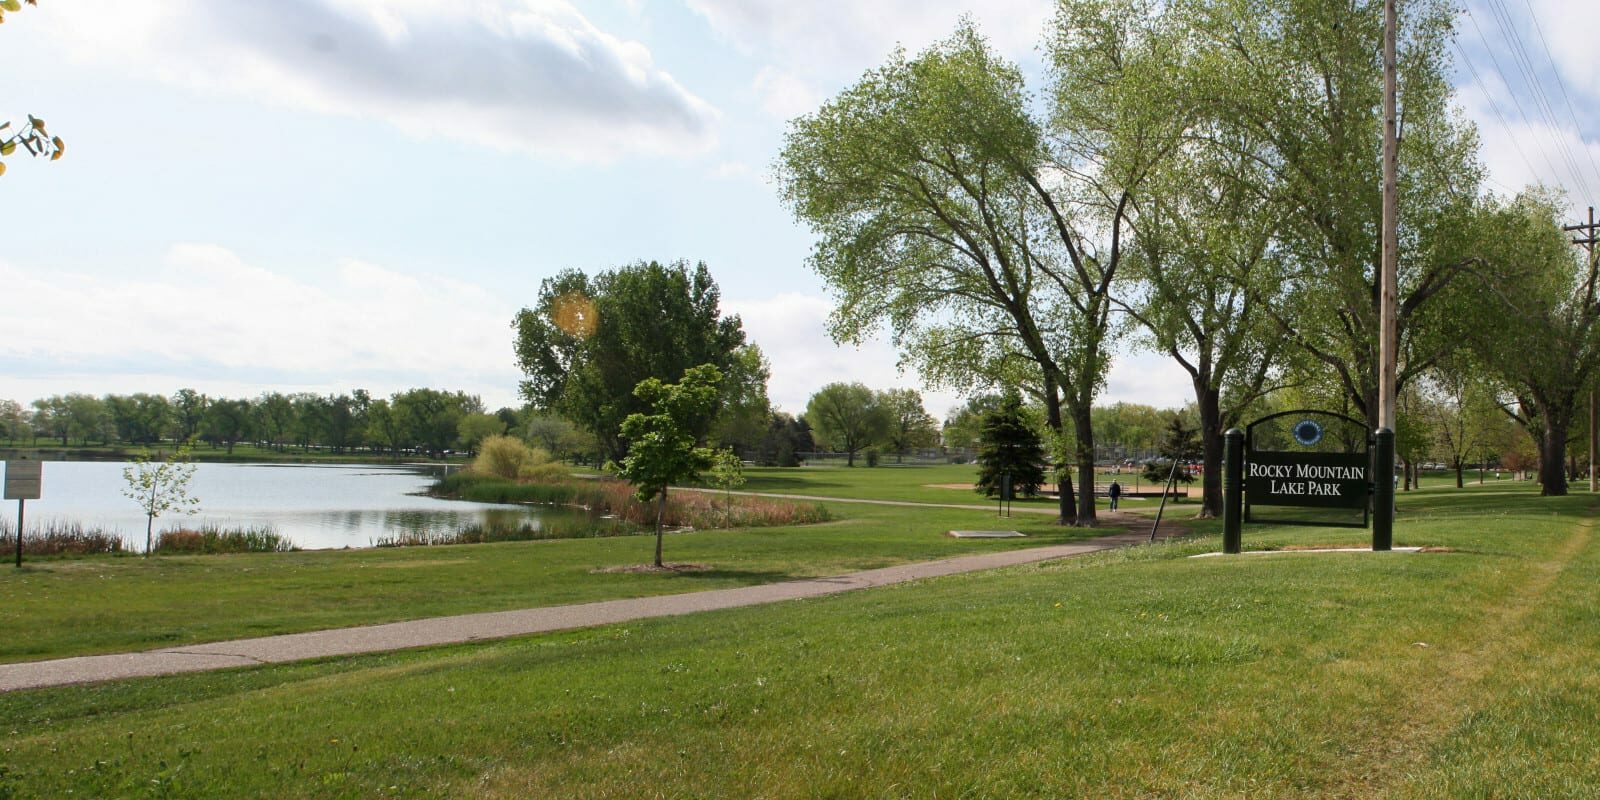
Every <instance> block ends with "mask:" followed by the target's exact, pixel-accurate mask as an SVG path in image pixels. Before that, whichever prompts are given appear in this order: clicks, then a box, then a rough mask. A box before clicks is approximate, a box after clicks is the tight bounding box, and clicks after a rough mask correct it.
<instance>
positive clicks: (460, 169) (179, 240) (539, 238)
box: [0, 0, 1600, 416]
mask: <svg viewBox="0 0 1600 800" xmlns="http://www.w3.org/2000/svg"><path fill="white" fill-rule="evenodd" d="M1585 5H1586V4H1585V3H1582V2H1579V0H1473V2H1470V3H1469V4H1468V8H1469V11H1470V14H1469V15H1467V16H1464V17H1463V20H1462V23H1461V25H1460V35H1459V36H1458V39H1457V45H1458V47H1459V51H1460V53H1462V54H1463V56H1464V57H1461V58H1460V59H1459V68H1458V72H1457V75H1456V82H1457V86H1458V89H1459V96H1458V101H1459V102H1460V104H1461V106H1462V111H1463V113H1465V114H1466V115H1467V116H1468V117H1469V118H1470V119H1472V120H1473V121H1475V122H1477V123H1478V125H1479V128H1480V134H1481V136H1482V139H1483V143H1484V148H1483V158H1484V160H1485V162H1486V164H1487V166H1488V169H1489V176H1490V184H1489V187H1490V188H1491V189H1493V190H1495V191H1503V192H1504V191H1514V190H1515V189H1517V188H1520V187H1521V186H1523V185H1525V184H1527V183H1529V182H1533V181H1542V182H1545V183H1547V184H1551V185H1556V186H1561V187H1564V188H1566V189H1568V190H1569V191H1570V192H1571V194H1572V197H1573V205H1574V209H1576V208H1578V207H1582V206H1586V205H1587V204H1589V203H1590V202H1593V201H1592V200H1587V199H1584V198H1594V197H1597V196H1600V195H1597V194H1596V192H1597V191H1600V168H1596V167H1595V161H1596V160H1597V159H1600V111H1595V110H1594V109H1600V70H1595V69H1594V68H1593V67H1594V66H1595V61H1596V59H1595V57H1594V56H1593V55H1592V52H1593V51H1592V47H1591V46H1590V45H1591V39H1590V37H1589V36H1588V35H1587V34H1586V27H1585V26H1580V25H1571V24H1562V21H1563V20H1571V19H1577V18H1579V17H1580V16H1582V15H1581V13H1580V12H1583V11H1586V10H1587V9H1586V8H1585ZM964 14H965V15H969V16H970V17H972V19H973V20H974V21H975V22H976V23H977V24H978V26H979V28H980V29H981V30H982V31H983V32H984V33H985V34H986V35H987V36H988V37H989V38H990V39H991V41H992V43H993V45H994V46H995V47H996V48H997V49H998V50H999V51H1000V52H1001V53H1002V54H1004V55H1005V56H1006V57H1008V58H1010V59H1012V60H1014V61H1015V62H1017V63H1018V64H1019V65H1021V67H1022V68H1023V70H1024V72H1025V74H1027V75H1028V76H1029V79H1030V82H1031V85H1032V86H1033V87H1035V88H1038V87H1042V86H1043V80H1042V67H1041V64H1040V59H1039V54H1038V51H1037V45H1038V41H1039V38H1040V35H1041V33H1042V32H1043V31H1044V30H1045V26H1046V23H1047V22H1048V21H1049V19H1050V17H1051V14H1052V6H1051V4H1050V3H1049V2H1042V1H1041V0H988V1H987V2H982V3H978V2H973V0H879V1H877V2H852V1H850V0H808V1H807V2H798V3H797V2H792V0H596V1H595V2H582V3H579V2H566V1H565V0H455V1H454V2H450V3H439V2H437V0H276V2H272V3H264V2H260V0H162V1H161V2H159V3H129V2H127V0H41V3H40V5H39V6H38V7H28V8H25V9H24V10H23V11H22V12H20V13H15V14H8V15H7V16H6V21H5V24H4V25H3V26H0V55H3V56H4V58H5V64H6V68H5V70H4V72H3V73H0V119H13V120H15V119H21V118H23V114H25V113H32V114H35V115H37V116H39V117H41V118H44V119H45V120H46V121H47V123H48V125H49V128H50V130H51V132H52V133H55V134H58V135H60V136H62V137H63V138H64V139H65V140H66V141H67V148H68V152H67V154H66V157H65V158H63V159H62V160H60V161H57V162H54V163H46V162H43V161H37V162H36V161H31V160H28V159H22V158H18V157H12V158H11V159H8V164H9V167H10V169H9V171H8V172H7V173H6V175H5V176H4V177H3V178H0V199H3V200H4V201H5V204H6V213H5V215H4V217H3V222H0V243H3V244H0V398H9V399H15V400H19V401H22V402H24V403H26V402H27V401H29V400H32V399H34V398H37V397H42V396H46V395H50V394H56V393H64V392H73V391H82V392H88V393H91V394H104V393H129V392H139V391H150V392H157V393H162V394H171V393H172V392H174V391H176V390H177V389H178V388H182V387H194V388H197V389H199V390H201V391H203V392H206V393H208V394H211V395H213V396H228V397H250V396H255V395H257V394H259V393H261V392H263V391H285V392H291V391H313V392H319V393H328V392H347V391H350V390H352V389H356V388H365V389H368V390H370V391H372V392H373V393H374V394H375V395H386V394H389V393H391V392H395V391H399V390H402V389H406V388H410V387H413V386H431V387H435V388H442V389H450V390H455V389H461V390H465V391H468V392H471V393H474V394H478V395H480V396H482V398H483V399H484V401H485V403H486V404H488V405H489V407H491V408H495V407H499V406H506V405H510V406H516V405H520V401H519V399H518V397H517V384H518V381H519V379H520V377H521V376H520V374H519V372H518V370H517V368H516V366H515V361H514V357H513V353H512V330H511V327H510V324H511V319H512V317H513V315H514V314H515V312H516V311H517V310H518V309H519V308H521V307H523V306H525V305H531V304H532V303H533V302H534V301H535V298H536V296H537V292H538V289H539V284H540V282H541V281H542V280H543V279H545V278H548V277H550V276H552V275H554V274H555V273H557V272H558V271H560V270H562V269H566V268H577V269H581V270H584V271H587V272H590V273H593V272H597V271H600V270H604V269H610V268H614V267H617V266H621V265H625V264H628V263H631V262H634V261H637V260H649V259H654V260H659V261H672V260H678V259H686V260H689V261H691V262H692V261H704V262H706V264H707V265H708V266H709V268H710V269H711V272H712V275H713V276H714V277H715V278H716V280H717V282H718V283H719V285H720V286H721V289H722V298H723V308H724V310H725V311H726V312H731V313H737V314H739V315H740V317H741V318H742V320H743V322H744V327H745V330H746V332H747V334H748V335H749V337H750V338H751V339H752V340H753V341H754V342H756V343H757V344H758V345H760V346H761V348H762V350H763V351H764V352H765V354H766V356H767V358H768V360H769V361H770V362H771V369H772V377H771V381H770V383H769V394H770V396H771V398H772V400H773V402H774V403H775V404H776V405H777V406H779V407H781V408H783V409H785V410H788V411H791V412H800V411H802V410H803V409H804V406H805V402H806V399H807V398H808V397H809V395H810V393H811V392H812V391H814V390H815V389H816V388H818V387H820V386H822V385H823V384H825V383H829V382H832V381H861V382H863V383H866V384H868V385H869V386H872V387H874V388H878V389H885V388H890V387H893V386H911V387H913V388H918V389H921V390H923V393H924V398H925V401H926V405H927V407H928V409H929V410H930V411H931V412H932V413H934V414H935V415H939V416H943V415H944V414H945V412H946V411H947V410H948V409H949V408H950V407H951V406H953V405H954V404H956V403H957V402H959V400H960V399H961V398H960V397H958V396H957V395H955V394H953V393H950V392H948V391H940V390H938V389H937V388H936V387H925V386H924V385H923V383H922V381H921V379H920V377H919V376H918V375H917V374H916V373H915V372H910V371H907V372H901V371H899V370H898V369H897V367H896V354H895V352H894V350H893V348H892V347H890V346H889V345H888V344H887V342H886V341H884V340H879V341H875V342H869V343H867V344H866V345H864V346H862V347H861V348H852V347H843V348H841V347H838V346H836V345H835V344H834V343H833V342H832V341H831V340H830V339H829V338H828V336H827V333H826V330H825V325H826V320H827V316H828V313H829V311H830V310H831V307H832V304H831V300H830V295H829V292H828V289H827V287H826V286H825V285H824V284H823V282H822V281H821V279H820V278H818V276H817V275H816V274H815V273H813V272H812V271H811V270H810V268H809V267H808V266H807V264H806V258H807V255H808V253H809V251H810V247H811V243H812V237H811V235H810V234H809V232H808V231H807V230H806V228H805V227H804V226H803V225H800V224H798V223H797V222H795V221H794V219H793V217H792V215H791V214H790V213H789V211H788V210H787V209H786V208H784V206H783V205H782V203H781V202H780V200H779V198H778V195H777V192H776V189H775V187H774V184H773V182H772V179H771V174H772V163H773V160H774V159H775V157H776V155H777V153H778V151H779V148H780V147H781V146H782V139H783V134H784V130H785V127H786V124H787V122H788V120H790V119H792V118H794V117H795V116H797V115H800V114H804V113H806V112H808V111H810V110H813V109H815V108H816V107H817V105H818V104H819V103H821V102H822V101H823V100H825V99H826V98H828V97H829V96H831V95H832V94H834V93H836V92H838V91H839V90H841V89H842V88H844V87H846V86H848V85H849V84H851V83H852V82H853V81H854V80H856V79H857V78H859V77H860V75H861V74H862V73H863V72H864V71H865V70H867V69H870V68H872V67H874V66H876V65H878V64H880V63H882V62H883V61H884V59H885V58H886V57H887V55H888V54H889V53H890V52H891V51H892V50H893V48H895V47H896V46H897V45H898V46H903V47H905V48H906V49H907V50H909V51H912V52H915V51H917V50H919V49H921V48H922V47H925V46H926V45H928V44H929V43H931V42H933V41H935V40H937V39H939V38H941V37H943V36H946V35H948V34H949V32H950V31H951V30H952V29H953V28H954V27H955V25H956V23H957V21H958V20H959V19H960V17H961V16H962V15H964ZM1513 33H1514V34H1515V35H1513ZM1518 42H1520V44H1521V49H1518V47H1517V43H1518ZM1535 86H1537V87H1540V88H1542V90H1543V91H1542V93H1541V92H1540V91H1536V90H1535V88H1534V87H1535ZM1574 213H1577V212H1576V210H1575V211H1574ZM1191 393H1192V390H1191V388H1190V385H1189V382H1188V379H1187V376H1186V375H1185V374H1184V373H1183V372H1181V370H1179V369H1178V368H1177V367H1176V366H1174V365H1172V364H1171V363H1169V361H1168V360H1167V359H1165V358H1163V357H1161V356H1158V355H1155V354H1150V353H1140V352H1137V351H1136V350H1134V349H1132V348H1125V349H1124V351H1123V352H1121V353H1119V355H1118V357H1117V360H1116V362H1115V366H1114V367H1113V369H1112V370H1111V373H1110V375H1109V377H1108V381H1107V386H1106V388H1105V390H1104V391H1103V392H1102V395H1101V397H1102V401H1103V402H1116V401H1131V402H1140V403H1148V404H1152V405H1156V406H1162V407H1174V406H1179V405H1182V404H1183V403H1185V402H1187V401H1188V400H1189V399H1190V397H1191V396H1192V395H1191Z"/></svg>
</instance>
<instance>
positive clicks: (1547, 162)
mask: <svg viewBox="0 0 1600 800" xmlns="http://www.w3.org/2000/svg"><path fill="white" fill-rule="evenodd" d="M1466 12H1467V19H1469V20H1471V21H1472V28H1473V30H1476V31H1477V32H1478V40H1479V41H1481V42H1483V44H1484V49H1485V50H1487V51H1488V53H1489V62H1490V64H1491V65H1492V66H1493V67H1494V71H1495V73H1496V74H1498V75H1499V76H1500V83H1501V84H1502V85H1503V86H1505V87H1506V90H1507V94H1510V95H1511V102H1512V104H1513V105H1515V106H1516V107H1517V114H1518V116H1519V117H1521V119H1522V120H1523V121H1525V122H1526V121H1527V120H1528V112H1527V111H1525V110H1524V109H1523V108H1522V101H1521V100H1520V99H1518V98H1517V93H1516V92H1515V91H1512V90H1511V81H1510V79H1509V78H1507V77H1506V71H1505V70H1504V69H1501V68H1500V59H1499V57H1497V56H1496V55H1495V54H1494V48H1493V47H1491V46H1489V37H1487V36H1484V35H1483V28H1482V27H1481V26H1479V25H1478V17H1477V15H1476V14H1473V13H1472V9H1471V8H1468V9H1466ZM1512 137H1513V138H1515V134H1514V133H1513V134H1512ZM1539 155H1540V156H1541V157H1543V159H1544V162H1545V166H1547V167H1549V168H1550V172H1549V174H1550V175H1552V176H1553V175H1556V174H1557V173H1558V172H1559V170H1557V169H1556V168H1555V164H1554V162H1552V161H1551V160H1550V154H1549V153H1547V152H1545V151H1544V149H1543V148H1539ZM1535 172H1537V170H1535Z"/></svg>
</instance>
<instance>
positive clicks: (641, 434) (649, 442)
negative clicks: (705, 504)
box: [621, 364, 722, 567]
mask: <svg viewBox="0 0 1600 800" xmlns="http://www.w3.org/2000/svg"><path fill="white" fill-rule="evenodd" d="M721 382H722V373H721V372H720V371H719V370H718V369H717V368H716V367H715V366H713V365H711V364H701V365H700V366H698V367H690V368H689V369H688V370H686V371H684V373H683V379H682V380H680V381H678V383H677V384H668V383H662V382H661V381H660V380H658V379H656V378H646V379H644V380H643V381H640V382H639V385H638V386H637V387H634V390H633V394H634V396H635V397H638V398H639V400H640V401H641V402H643V403H644V405H645V407H646V408H649V409H650V413H648V414H629V415H628V418H627V419H625V420H623V421H622V436H623V438H624V439H626V440H627V442H628V455H627V457H626V458H624V459H622V469H621V474H622V477H623V478H625V479H627V481H628V482H629V483H631V484H633V486H634V496H636V497H638V498H639V500H640V501H641V502H645V503H648V502H650V501H651V500H654V501H655V502H656V560H655V565H656V566H657V567H661V566H663V565H662V563H661V539H662V530H661V523H662V514H663V513H664V512H665V511H666V507H667V487H668V486H671V485H672V484H674V483H683V482H686V481H692V480H695V479H696V478H698V477H699V475H700V472H701V471H702V470H704V469H706V468H707V467H709V466H711V451H710V450H708V449H706V448H704V447H698V446H697V445H698V441H697V440H696V437H695V435H694V433H693V431H694V430H695V428H696V426H697V425H700V424H701V423H703V422H704V420H706V419H707V418H708V417H710V416H711V414H712V413H713V412H714V411H715V410H716V407H717V387H718V384H720V383H721Z"/></svg>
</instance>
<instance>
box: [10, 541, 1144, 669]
mask: <svg viewBox="0 0 1600 800" xmlns="http://www.w3.org/2000/svg"><path fill="white" fill-rule="evenodd" d="M1119 516H1120V515H1119ZM1175 532H1176V531H1175ZM1163 533H1166V532H1165V531H1163ZM1148 536H1149V529H1148V528H1145V529H1144V530H1143V531H1142V532H1141V531H1139V530H1138V529H1137V528H1136V529H1134V530H1132V531H1128V532H1125V533H1118V534H1113V535H1110V536H1102V537H1099V538H1096V539H1089V540H1086V541H1083V542H1077V543H1074V544H1062V545H1050V546H1046V547H1033V548H1026V549H1022V550H1005V551H1000V552H993V553H983V554H979V555H971V556H960V557H957V558H948V559H944V560H942V561H924V562H919V563H913V564H901V565H899V566H894V567H885V568H883V569H871V570H866V571H864V572H852V573H850V574H848V575H839V576H835V577H831V578H810V579H806V580H797V581H787V582H784V583H768V584H762V585H758V586H741V587H738V588H735V589H715V590H711V591H704V592H686V593H684V594H673V595H661V596H657V597H639V598H629V599H625V600H606V601H602V602H597V603H582V604H579V605H568V606H550V607H545V608H528V609H521V610H517V611H496V612H489V613H483V614H463V615H459V616H453V617H435V618H431V619H419V620H410V621H407V622H393V623H389V624H385V625H369V626H365V627H359V628H337V629H333V630H324V631H312V632H309V633H292V634H285V635H283V636H266V637H262V638H257V639H237V640H234V641H228V642H210V643H206V644H195V645H188V646H185V647H169V648H163V649H160V650H147V651H144V652H139V653H117V654H113V655H103V656H80V657H76V658H62V659H55V660H51V661H33V662H27V663H21V664H3V665H0V692H9V691H15V690H18V689H37V688H42V687H47V686H66V685H70V684H76V683H94V682H97V681H111V680H122V679H125V678H139V677H149V676H155V675H172V674H176V673H180V672H203V671H206V670H214V669H228V668H230V667H248V666H252V665H256V664H277V663H282V662H286V661H299V660H302V659H308V658H326V657H329V656H349V655H356V654H359V653H375V652H380V651H385V650H402V649H405V648H410V647H427V646H430V645H441V644H457V643H461V642H473V641H481V640H486V639H501V638H505V637H508V636H524V635H527V634H532V633H544V632H548V631H558V630H566V629H570V628H587V627H591V626H594V625H608V624H611V623H616V622H627V621H630V620H636V619H648V618H651V617H667V616H675V615H678V614H693V613H695V612H697V611H711V610H715V609H719V608H735V607H738V606H752V605H760V604H763V603H775V602H778V601H781V600H796V599H800V598H805V597H821V596H823V595H830V594H837V593H839V592H848V591H853V590H855V589H867V588H871V587H873V586H887V585H889V584H893V583H903V582H905V581H913V580H917V579H920V578H933V577H938V576H940V575H954V574H957V573H962V572H974V571H977V570H985V569H994V568H996V567H1009V566H1013V565H1016V564H1030V563H1034V562H1038V561H1047V560H1050V559H1055V558H1064V557H1067V556H1076V555H1082V554H1084V553H1093V552H1096V551H1099V550H1108V549H1111V548H1115V547H1126V546H1128V545H1133V544H1139V543H1142V542H1144V541H1146V539H1147V538H1148Z"/></svg>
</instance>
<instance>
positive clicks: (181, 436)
mask: <svg viewBox="0 0 1600 800" xmlns="http://www.w3.org/2000/svg"><path fill="white" fill-rule="evenodd" d="M210 405H211V398H209V397H206V396H205V395H203V394H201V393H200V392H198V391H196V390H194V389H179V390H178V391H177V392H176V393H174V394H173V395H172V419H173V422H174V423H175V424H176V425H177V428H178V430H177V436H178V440H179V441H184V442H187V441H189V440H190V439H193V438H195V437H196V436H198V435H200V424H201V423H202V422H204V421H205V418H206V408H207V407H208V406H210Z"/></svg>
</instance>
